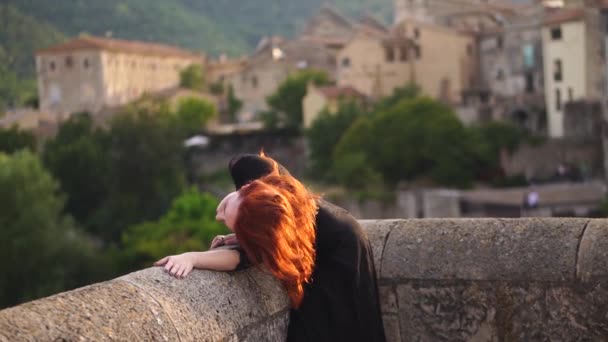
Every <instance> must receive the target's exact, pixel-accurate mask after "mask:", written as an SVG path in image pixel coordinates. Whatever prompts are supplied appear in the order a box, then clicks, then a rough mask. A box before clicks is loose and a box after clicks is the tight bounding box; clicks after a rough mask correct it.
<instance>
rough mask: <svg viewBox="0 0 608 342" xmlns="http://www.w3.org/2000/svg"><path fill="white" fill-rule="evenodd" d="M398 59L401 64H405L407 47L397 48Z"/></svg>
mask: <svg viewBox="0 0 608 342" xmlns="http://www.w3.org/2000/svg"><path fill="white" fill-rule="evenodd" d="M399 59H400V60H401V61H402V62H407V46H401V47H400V48H399Z"/></svg>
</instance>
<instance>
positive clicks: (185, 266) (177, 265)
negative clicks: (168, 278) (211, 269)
mask: <svg viewBox="0 0 608 342" xmlns="http://www.w3.org/2000/svg"><path fill="white" fill-rule="evenodd" d="M154 266H165V271H167V272H168V273H169V274H171V275H172V276H174V277H175V278H185V277H186V276H187V275H188V274H190V272H192V269H193V268H194V260H193V257H192V255H191V254H190V253H184V254H180V255H171V256H167V257H164V258H162V259H160V260H158V261H157V262H155V263H154Z"/></svg>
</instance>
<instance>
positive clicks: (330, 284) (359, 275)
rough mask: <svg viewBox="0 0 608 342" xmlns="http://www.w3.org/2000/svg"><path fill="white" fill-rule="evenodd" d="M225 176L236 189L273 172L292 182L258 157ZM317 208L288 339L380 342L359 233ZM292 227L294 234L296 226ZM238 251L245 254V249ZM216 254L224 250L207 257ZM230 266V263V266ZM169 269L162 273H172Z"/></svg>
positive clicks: (326, 207) (332, 209)
mask: <svg viewBox="0 0 608 342" xmlns="http://www.w3.org/2000/svg"><path fill="white" fill-rule="evenodd" d="M230 173H231V175H232V178H233V181H234V183H235V186H236V188H237V190H239V189H242V188H243V187H245V189H246V188H247V184H249V183H251V182H254V181H255V180H257V179H262V181H263V179H265V178H266V176H267V175H276V174H277V173H280V174H281V175H283V176H285V177H287V179H294V178H293V177H291V176H289V173H288V172H287V171H286V170H285V169H284V168H283V167H281V166H280V165H278V164H277V163H276V162H275V161H274V160H272V159H270V158H267V157H265V156H263V155H262V156H258V155H243V156H239V157H237V158H234V159H233V160H232V161H231V162H230ZM294 180H295V179H294ZM296 182H297V181H296ZM269 183H272V181H271V182H269ZM253 184H255V182H254V183H253ZM297 184H299V182H298V183H297ZM269 185H271V184H269ZM274 186H277V185H276V184H275V185H274ZM288 190H289V189H288ZM288 192H289V191H288ZM233 196H234V195H233ZM222 202H223V203H221V204H220V206H219V207H218V208H221V207H222V205H224V206H226V213H227V214H228V213H229V212H231V210H232V209H231V208H229V206H234V205H236V204H235V203H233V202H232V201H228V202H224V201H222ZM300 206H301V204H298V205H296V206H295V207H300ZM317 209H318V211H317V213H316V216H315V227H316V232H315V233H316V234H315V236H314V239H315V244H314V247H315V259H314V260H315V262H314V270H313V272H312V276H311V277H310V278H309V279H310V281H309V282H304V295H303V298H302V301H301V303H300V305H299V306H297V307H296V306H294V307H293V309H292V310H291V313H290V323H289V331H288V341H384V340H385V337H384V329H383V325H382V319H381V313H380V304H379V300H378V290H377V284H376V278H375V269H374V264H373V256H372V251H371V247H370V245H369V242H368V240H367V237H366V235H365V233H364V232H363V230H362V229H361V227H360V226H359V224H358V223H357V221H356V220H355V219H354V218H353V217H352V216H351V215H350V214H349V213H348V212H347V211H346V210H344V209H342V208H339V207H337V206H335V205H332V204H330V203H328V202H326V201H323V200H318V201H317ZM218 211H219V209H218ZM220 218H221V217H220ZM228 220H229V219H227V220H226V221H227V223H229V222H228ZM296 229H298V232H299V229H300V226H298V227H297V228H296ZM236 237H238V243H240V244H241V245H243V243H244V241H241V240H243V237H242V236H240V235H239V233H238V232H237V234H236ZM235 243H237V239H235V236H228V237H218V238H216V239H214V243H213V246H212V247H217V246H221V245H231V244H235ZM243 249H245V250H246V248H245V246H243ZM237 251H238V249H237ZM219 252H223V253H226V252H228V251H224V250H212V251H210V252H209V253H219ZM230 252H233V251H230ZM248 256H249V253H241V254H240V255H239V258H238V259H239V260H238V263H239V268H242V267H246V265H247V260H246V259H247V257H248ZM165 259H166V258H165ZM165 259H163V260H164V261H165V262H166V260H165ZM163 260H161V262H162V261H163ZM235 262H236V261H234V260H233V263H232V264H231V266H233V265H234V263H235ZM167 266H168V263H167ZM173 267H174V266H172V267H169V268H168V269H169V270H170V271H172V269H173ZM165 268H166V269H167V267H165ZM180 269H181V268H179V267H178V270H180ZM190 269H191V268H190ZM218 270H225V269H218ZM177 275H178V276H179V275H181V273H179V272H178V273H177ZM290 297H291V296H290ZM292 302H293V299H292Z"/></svg>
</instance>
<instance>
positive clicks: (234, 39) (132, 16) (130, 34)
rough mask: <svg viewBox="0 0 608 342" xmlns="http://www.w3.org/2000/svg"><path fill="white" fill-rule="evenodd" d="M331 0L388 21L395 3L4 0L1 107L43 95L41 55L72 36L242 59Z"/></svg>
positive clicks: (289, 31)
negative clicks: (37, 59) (38, 90)
mask: <svg viewBox="0 0 608 342" xmlns="http://www.w3.org/2000/svg"><path fill="white" fill-rule="evenodd" d="M326 2H329V3H331V4H333V5H334V6H335V7H336V8H337V9H339V10H341V11H343V12H344V13H345V14H347V15H353V16H358V15H360V14H374V15H376V16H377V17H379V18H381V19H384V20H385V21H386V22H388V21H389V20H390V18H391V13H392V6H393V0H333V1H324V0H2V2H0V79H1V80H3V81H4V84H0V107H2V102H4V104H7V103H8V104H9V105H11V104H14V105H18V104H19V103H20V102H21V101H20V100H18V99H17V97H22V96H21V93H23V89H25V88H27V89H28V90H27V91H28V92H29V93H33V92H35V87H34V82H33V77H34V51H35V50H37V49H39V48H42V47H45V46H49V45H52V44H54V43H57V42H59V41H62V40H64V39H66V37H73V36H77V35H79V34H81V33H88V34H92V35H97V36H112V37H116V38H123V39H133V40H144V41H154V42H162V43H167V44H172V45H177V46H181V47H184V48H187V49H190V50H194V51H205V52H207V53H208V54H211V55H218V54H220V53H226V54H228V55H233V56H236V55H242V54H246V53H248V52H250V51H251V50H252V49H253V48H254V47H255V46H256V44H257V43H258V42H259V40H260V39H261V38H262V37H264V36H268V35H282V36H287V37H290V36H293V35H295V33H296V32H297V31H298V30H299V29H300V28H301V27H302V26H303V24H304V23H305V22H306V20H307V19H308V18H309V17H311V16H312V15H314V14H315V13H316V12H317V11H318V10H319V9H320V7H321V6H322V5H323V3H326ZM0 83H1V82H0ZM17 83H19V85H16V84H17ZM15 94H18V95H15ZM0 109H1V108H0Z"/></svg>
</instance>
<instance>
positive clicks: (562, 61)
mask: <svg viewBox="0 0 608 342" xmlns="http://www.w3.org/2000/svg"><path fill="white" fill-rule="evenodd" d="M599 22H600V16H599V11H598V10H597V8H594V7H591V6H582V7H566V8H563V9H559V10H556V11H553V12H551V13H549V14H548V15H547V17H546V18H545V20H544V23H543V29H542V39H543V58H544V71H545V72H544V74H545V101H546V104H547V114H548V123H549V124H548V131H549V136H550V137H552V138H562V137H564V135H565V134H564V130H565V129H567V127H565V126H564V105H565V104H566V103H567V102H572V101H580V100H586V101H599V100H601V99H602V97H603V96H604V94H603V92H604V79H603V78H604V72H605V67H604V65H605V63H604V61H603V56H602V53H603V51H602V48H601V47H600V48H598V47H599V46H601V40H602V38H601V37H602V34H601V31H600V27H599Z"/></svg>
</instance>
